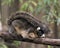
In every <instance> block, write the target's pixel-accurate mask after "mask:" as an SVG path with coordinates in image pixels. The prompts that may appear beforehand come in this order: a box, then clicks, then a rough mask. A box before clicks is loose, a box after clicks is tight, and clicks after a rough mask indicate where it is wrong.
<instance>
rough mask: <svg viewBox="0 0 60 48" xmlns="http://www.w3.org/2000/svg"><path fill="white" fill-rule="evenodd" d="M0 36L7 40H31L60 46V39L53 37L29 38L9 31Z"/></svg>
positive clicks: (31, 41)
mask: <svg viewBox="0 0 60 48" xmlns="http://www.w3.org/2000/svg"><path fill="white" fill-rule="evenodd" d="M0 37H1V38H3V39H4V40H5V41H10V40H11V41H14V40H17V41H23V42H30V43H35V44H44V45H52V46H60V39H51V38H35V39H29V38H21V37H20V36H19V35H18V36H14V35H12V34H9V33H8V32H7V33H6V32H3V33H1V34H0Z"/></svg>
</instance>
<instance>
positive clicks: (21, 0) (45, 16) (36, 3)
mask: <svg viewBox="0 0 60 48" xmlns="http://www.w3.org/2000/svg"><path fill="white" fill-rule="evenodd" d="M16 11H26V12H28V13H31V14H32V15H33V16H34V17H36V18H38V19H39V20H41V21H42V22H44V23H46V24H47V25H48V26H49V28H50V29H51V32H52V38H56V39H58V38H60V0H0V32H2V31H6V30H8V28H7V20H8V17H9V16H10V15H11V14H12V13H14V12H16ZM0 42H1V41H0ZM12 45H13V46H12ZM12 45H11V46H12V47H10V48H60V47H56V46H50V45H42V44H32V43H26V42H20V41H14V42H13V43H12ZM0 48H9V47H8V46H7V45H5V44H4V43H3V42H1V43H0Z"/></svg>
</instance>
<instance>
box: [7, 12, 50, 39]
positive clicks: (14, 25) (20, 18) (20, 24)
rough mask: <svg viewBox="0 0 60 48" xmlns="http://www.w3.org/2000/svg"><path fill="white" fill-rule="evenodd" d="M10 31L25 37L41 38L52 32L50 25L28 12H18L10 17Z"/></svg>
mask: <svg viewBox="0 0 60 48" xmlns="http://www.w3.org/2000/svg"><path fill="white" fill-rule="evenodd" d="M8 26H9V32H10V33H13V34H14V35H20V36H21V37H23V38H40V37H45V34H48V33H49V32H50V30H49V28H48V26H47V25H46V24H44V23H42V22H41V21H39V20H37V19H36V18H35V17H33V16H32V15H31V14H29V13H26V12H16V13H15V14H12V15H11V16H10V17H9V19H8Z"/></svg>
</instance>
